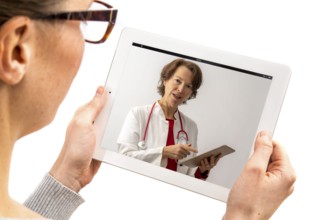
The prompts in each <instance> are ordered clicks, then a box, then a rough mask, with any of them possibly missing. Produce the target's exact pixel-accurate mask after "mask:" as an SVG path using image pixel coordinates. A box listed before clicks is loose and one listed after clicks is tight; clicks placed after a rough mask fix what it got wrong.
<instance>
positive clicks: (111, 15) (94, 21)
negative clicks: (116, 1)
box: [32, 1, 118, 44]
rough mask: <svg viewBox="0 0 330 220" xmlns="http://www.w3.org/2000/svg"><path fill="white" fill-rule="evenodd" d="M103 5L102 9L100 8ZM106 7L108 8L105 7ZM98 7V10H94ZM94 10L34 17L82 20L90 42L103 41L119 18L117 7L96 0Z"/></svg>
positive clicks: (82, 25) (85, 35)
mask: <svg viewBox="0 0 330 220" xmlns="http://www.w3.org/2000/svg"><path fill="white" fill-rule="evenodd" d="M99 6H101V8H102V9H99V8H100V7H99ZM104 7H106V9H103V8H104ZM94 8H97V10H94ZM90 9H92V10H87V11H71V12H59V13H55V14H48V15H36V16H33V17H32V19H50V20H77V21H81V28H82V32H83V35H84V38H85V41H86V42H88V43H94V44H98V43H103V42H105V41H106V40H107V38H108V37H109V35H110V33H111V31H112V29H113V27H114V26H115V22H116V18H117V13H118V10H117V9H113V7H112V6H111V5H109V4H107V3H105V2H101V1H94V2H93V3H92V5H91V8H90Z"/></svg>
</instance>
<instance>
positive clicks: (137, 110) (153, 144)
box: [117, 102, 198, 176]
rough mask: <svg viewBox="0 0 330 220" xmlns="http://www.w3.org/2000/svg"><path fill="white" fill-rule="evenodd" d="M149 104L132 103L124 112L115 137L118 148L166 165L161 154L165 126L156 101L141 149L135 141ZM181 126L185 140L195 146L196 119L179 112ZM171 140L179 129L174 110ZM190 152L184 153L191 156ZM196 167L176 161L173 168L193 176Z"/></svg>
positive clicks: (142, 127) (139, 137)
mask: <svg viewBox="0 0 330 220" xmlns="http://www.w3.org/2000/svg"><path fill="white" fill-rule="evenodd" d="M151 108H152V105H146V106H138V107H134V108H132V109H131V110H130V112H129V113H128V115H127V117H126V120H125V122H124V125H123V127H122V130H121V132H120V134H119V138H118V141H117V143H118V152H119V153H121V154H124V155H127V156H130V157H134V158H137V159H140V160H143V161H146V162H149V163H152V164H155V165H157V166H161V167H166V166H167V159H164V158H162V152H163V148H164V147H165V146H166V141H167V135H168V126H169V123H168V121H166V118H165V115H164V112H163V110H162V108H161V106H160V105H159V103H158V102H157V103H156V105H155V107H154V109H153V112H152V115H151V118H150V122H149V126H148V129H147V134H146V138H145V149H141V148H140V147H139V146H138V143H139V142H140V141H142V140H143V135H144V131H145V128H146V124H147V121H148V117H149V114H150V111H151ZM180 115H181V119H182V126H183V130H184V131H186V132H187V134H188V139H189V140H188V143H190V144H192V147H194V148H197V135H198V129H197V125H196V123H195V122H194V121H193V120H191V119H190V118H188V117H187V116H185V115H184V114H183V113H182V112H180ZM174 117H175V122H174V141H175V143H176V142H177V140H176V137H177V133H178V131H179V130H180V129H181V126H180V119H179V115H178V112H176V113H175V114H174ZM194 155H195V153H191V154H190V155H189V156H188V157H192V156H194ZM196 169H197V168H189V167H187V166H183V165H178V167H177V172H180V173H184V174H187V175H191V176H194V174H195V171H196Z"/></svg>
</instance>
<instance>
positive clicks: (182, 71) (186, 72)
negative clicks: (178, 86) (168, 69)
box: [173, 66, 193, 83]
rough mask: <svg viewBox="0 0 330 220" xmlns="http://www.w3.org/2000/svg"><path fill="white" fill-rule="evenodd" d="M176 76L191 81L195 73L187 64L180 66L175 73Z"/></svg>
mask: <svg viewBox="0 0 330 220" xmlns="http://www.w3.org/2000/svg"><path fill="white" fill-rule="evenodd" d="M173 76H174V77H179V78H181V79H183V80H185V81H187V82H189V83H191V82H192V80H193V73H192V72H191V71H190V69H188V68H187V67H186V66H179V67H178V68H177V69H176V71H175V72H174V74H173Z"/></svg>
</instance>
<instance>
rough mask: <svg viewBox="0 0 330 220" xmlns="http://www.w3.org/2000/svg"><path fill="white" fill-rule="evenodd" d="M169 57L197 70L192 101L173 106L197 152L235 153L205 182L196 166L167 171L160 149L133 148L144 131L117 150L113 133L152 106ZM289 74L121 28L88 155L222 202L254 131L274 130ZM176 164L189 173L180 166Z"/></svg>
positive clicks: (271, 65) (279, 66)
mask: <svg viewBox="0 0 330 220" xmlns="http://www.w3.org/2000/svg"><path fill="white" fill-rule="evenodd" d="M175 59H184V60H188V61H190V62H194V63H195V64H197V65H198V66H199V67H200V69H201V70H202V73H203V83H202V85H201V87H200V88H199V89H198V94H197V96H196V98H194V99H191V100H188V101H187V103H186V104H183V105H180V106H179V111H180V112H181V113H182V114H184V115H185V116H187V117H189V118H190V119H191V121H193V122H194V123H195V124H196V126H197V130H198V132H195V135H193V136H194V137H190V140H191V139H194V140H196V145H197V146H198V151H199V152H207V151H209V150H212V148H214V146H219V145H228V146H232V147H233V149H234V150H235V152H233V153H231V154H229V155H227V156H226V157H223V158H221V159H220V160H219V162H218V164H217V165H216V166H215V167H214V168H213V169H212V170H211V172H209V173H208V175H207V178H206V179H200V178H196V175H194V170H190V171H189V172H184V171H180V172H179V171H177V172H175V171H172V170H169V169H167V168H166V167H165V166H166V162H165V165H164V161H163V162H160V161H162V160H161V159H159V157H161V155H160V152H159V151H157V150H150V149H149V148H152V147H155V148H156V147H157V146H153V143H148V146H147V147H144V148H143V147H140V146H138V142H139V141H141V140H142V139H143V136H144V134H142V133H143V132H140V133H139V132H137V131H135V133H134V134H131V136H130V137H134V138H131V139H130V140H129V141H128V142H130V143H128V146H127V148H129V149H130V152H131V153H129V154H126V153H123V152H127V151H120V150H119V145H118V137H119V135H120V134H121V132H122V129H123V126H124V123H127V119H126V118H127V117H132V115H131V116H129V114H130V111H131V109H132V108H134V107H136V106H150V105H151V104H152V103H155V102H156V101H157V100H159V99H160V98H161V96H160V95H159V94H158V92H157V86H158V83H159V79H160V73H161V70H162V68H163V67H164V66H165V65H166V64H168V63H169V62H171V61H173V60H175ZM290 75H291V72H290V69H289V67H287V66H285V65H282V64H277V63H273V62H269V61H264V60H260V59H256V58H251V57H247V56H242V55H238V54H233V53H229V52H225V51H221V50H218V49H214V48H209V47H205V46H201V45H197V44H193V43H189V42H185V41H182V40H177V39H172V38H168V37H165V36H159V35H157V34H153V33H148V32H145V31H141V30H136V29H130V28H126V29H124V30H123V31H122V33H121V36H120V40H119V43H118V45H117V49H116V52H115V55H114V58H113V60H112V65H111V69H110V71H109V75H108V77H107V79H106V82H105V87H106V88H107V89H108V90H109V91H111V94H110V95H109V100H108V101H107V104H106V107H105V108H104V110H103V111H102V112H101V114H100V116H99V117H98V118H97V120H96V121H95V126H96V129H97V132H98V138H97V141H98V142H97V149H96V152H95V156H94V157H95V158H96V159H98V160H101V161H104V162H106V163H109V164H112V165H115V166H118V167H121V168H124V169H127V170H130V171H133V172H136V173H138V174H142V175H145V176H147V177H151V178H155V179H157V180H160V181H164V182H166V183H169V184H173V185H176V186H178V187H182V188H184V189H187V190H190V191H193V192H196V193H200V194H203V195H205V196H208V197H211V198H214V199H217V200H220V201H224V202H226V201H227V196H228V193H229V190H230V188H231V187H232V185H233V184H234V182H235V180H236V178H237V177H238V176H239V174H240V173H241V171H242V169H243V167H244V165H245V163H246V161H247V160H248V158H249V156H250V154H251V152H252V150H253V145H254V140H255V137H256V134H257V132H258V131H261V130H266V131H268V132H270V133H271V134H272V133H273V132H274V129H275V126H276V122H277V119H278V117H279V113H280V109H281V105H282V102H283V99H284V96H285V92H286V89H287V87H288V84H289V79H290ZM146 108H148V107H146ZM148 114H149V113H148ZM148 114H146V115H144V116H143V115H142V116H141V115H140V116H141V117H142V118H140V119H139V120H140V121H143V120H144V122H141V123H140V122H139V123H140V124H134V125H132V126H131V125H127V124H126V125H125V126H126V127H127V126H128V127H130V126H131V127H134V126H135V127H139V126H140V128H139V129H140V130H141V131H144V130H145V127H146V122H145V121H146V120H147V118H148ZM134 117H135V116H134ZM134 117H133V119H134ZM154 117H157V116H154ZM131 119H132V118H131ZM152 120H155V118H153V119H152ZM128 121H130V120H128ZM131 121H132V120H131ZM136 123H138V122H136ZM188 129H189V128H188ZM146 133H147V136H148V135H149V136H151V135H155V136H157V135H159V137H155V138H154V139H157V138H158V139H157V143H158V144H159V143H160V142H162V141H164V140H159V138H160V139H161V138H163V139H164V137H160V136H164V135H165V134H164V133H166V132H158V131H155V130H153V129H147V132H146ZM174 135H176V134H174ZM165 139H166V137H165ZM165 143H166V140H165ZM165 143H164V145H165ZM147 148H148V149H147ZM157 155H158V156H159V157H158V158H157ZM178 166H179V165H178ZM180 169H183V170H186V171H187V169H184V167H183V168H182V167H179V168H178V170H180ZM195 172H196V171H195Z"/></svg>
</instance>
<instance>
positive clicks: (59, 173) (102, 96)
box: [49, 87, 108, 192]
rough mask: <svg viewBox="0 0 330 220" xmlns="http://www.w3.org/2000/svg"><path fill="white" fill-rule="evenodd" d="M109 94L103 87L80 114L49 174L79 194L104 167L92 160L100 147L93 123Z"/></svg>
mask: <svg viewBox="0 0 330 220" xmlns="http://www.w3.org/2000/svg"><path fill="white" fill-rule="evenodd" d="M107 95H108V92H107V91H106V90H105V89H104V88H103V87H99V88H98V89H97V91H96V95H95V96H94V98H93V99H92V100H91V101H90V102H89V103H87V104H86V105H84V106H82V107H80V108H79V109H78V110H77V111H76V113H75V115H74V117H73V119H72V120H71V122H70V124H69V126H68V128H67V131H66V138H65V142H64V145H63V148H62V151H61V153H60V155H59V157H58V158H57V160H56V162H55V164H54V165H53V167H52V169H51V170H50V172H49V173H50V175H52V176H53V177H54V178H55V179H57V180H58V181H59V182H61V183H62V184H63V185H65V186H67V187H68V188H70V189H72V190H73V191H75V192H79V191H80V189H81V188H83V187H84V186H86V185H87V184H88V183H90V182H91V181H92V179H93V177H94V175H95V174H96V173H97V171H98V169H99V167H100V165H101V162H100V161H96V160H94V159H93V158H92V157H93V153H94V149H95V147H96V135H95V129H94V125H93V122H94V121H95V119H96V117H97V116H98V114H99V113H100V111H101V110H102V108H103V106H104V105H105V103H106V100H107Z"/></svg>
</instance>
